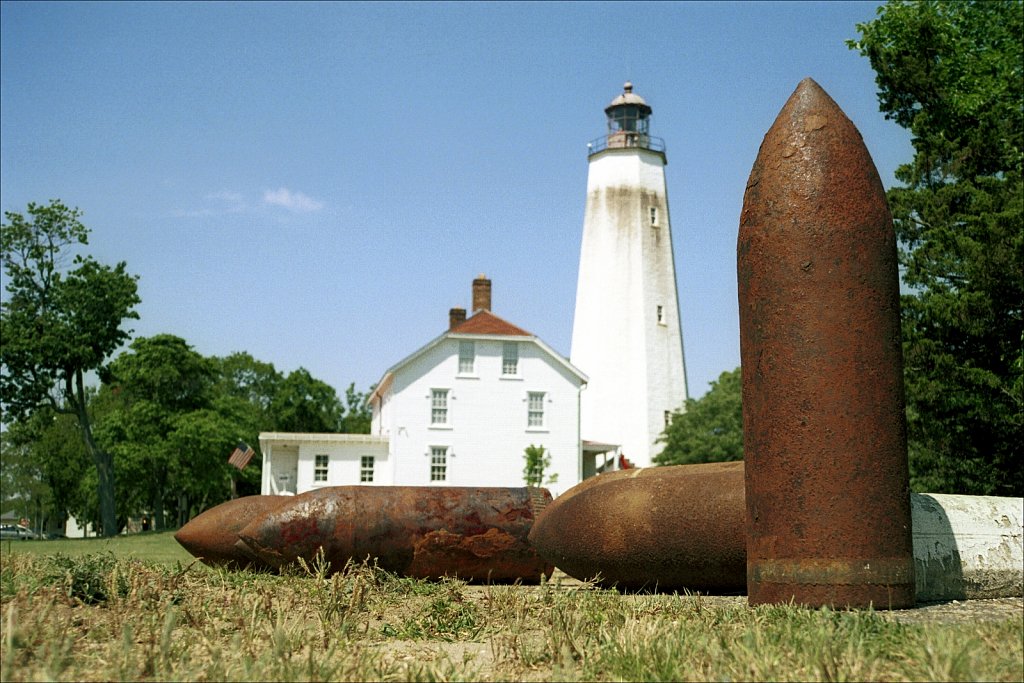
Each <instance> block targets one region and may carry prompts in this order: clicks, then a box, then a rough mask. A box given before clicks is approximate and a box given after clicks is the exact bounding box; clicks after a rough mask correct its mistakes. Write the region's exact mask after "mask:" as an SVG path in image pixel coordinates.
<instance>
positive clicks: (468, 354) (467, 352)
mask: <svg viewBox="0 0 1024 683" xmlns="http://www.w3.org/2000/svg"><path fill="white" fill-rule="evenodd" d="M475 357H476V344H474V343H473V342H471V341H460V342H459V374H460V375H472V374H473V361H474V358H475Z"/></svg>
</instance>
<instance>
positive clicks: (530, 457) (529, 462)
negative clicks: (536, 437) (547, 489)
mask: <svg viewBox="0 0 1024 683" xmlns="http://www.w3.org/2000/svg"><path fill="white" fill-rule="evenodd" d="M523 460H525V461H526V464H525V466H524V467H523V481H524V482H526V485H527V486H544V485H545V484H554V483H556V482H557V481H558V474H557V473H555V474H552V475H551V476H549V477H548V478H547V480H546V481H545V479H544V472H545V470H547V469H548V468H549V467H551V454H550V453H548V452H547V449H545V448H544V446H534V445H533V444H532V443H531V444H530V445H529V446H527V447H526V450H525V451H524V452H523Z"/></svg>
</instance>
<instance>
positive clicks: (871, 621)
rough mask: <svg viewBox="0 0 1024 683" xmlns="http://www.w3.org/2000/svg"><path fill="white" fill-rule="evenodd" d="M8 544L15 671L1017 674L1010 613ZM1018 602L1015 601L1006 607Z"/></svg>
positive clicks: (1017, 639) (6, 662)
mask: <svg viewBox="0 0 1024 683" xmlns="http://www.w3.org/2000/svg"><path fill="white" fill-rule="evenodd" d="M327 570H328V568H327V567H326V566H325V565H324V564H323V563H322V562H313V563H312V564H311V565H310V566H305V567H300V568H298V569H297V570H296V571H294V572H292V573H290V574H286V575H283V576H276V575H270V574H257V573H249V572H228V571H223V570H215V569H210V568H207V567H204V566H202V565H199V564H190V565H182V564H177V565H175V566H173V567H171V566H161V565H155V564H149V563H146V562H143V561H141V560H137V559H117V558H115V557H114V556H113V555H112V554H110V553H107V554H102V553H101V554H94V555H84V556H78V557H68V556H64V555H56V556H39V555H33V554H14V555H9V554H5V555H4V556H3V563H2V566H0V612H2V619H3V637H2V643H0V654H2V656H0V659H2V665H0V678H2V679H3V680H5V681H7V680H10V681H15V680H37V679H49V680H96V681H99V680H196V681H206V680H283V681H291V680H296V681H297V680H303V681H307V680H310V681H315V680H385V681H399V680H527V681H529V680H537V681H540V680H552V679H555V680H723V679H725V680H766V679H770V680H825V681H839V680H883V681H903V680H1020V679H1021V669H1022V660H1024V654H1022V646H1021V642H1022V637H1024V635H1022V624H1021V619H1020V618H1011V619H1007V620H1002V621H993V622H983V623H974V622H967V623H962V622H960V623H927V624H904V623H899V622H897V621H895V620H893V619H889V618H885V617H883V616H882V615H880V614H876V613H874V612H872V611H858V612H834V611H831V610H806V609H799V608H795V607H791V606H777V607H759V608H756V609H750V608H748V607H746V606H745V605H744V604H743V603H742V601H740V600H735V599H710V598H702V597H699V596H688V595H683V596H679V595H620V594H619V593H617V592H615V591H609V590H601V589H597V588H594V587H593V586H592V585H589V584H574V585H562V584H561V583H559V582H558V581H553V582H548V583H545V584H541V585H540V586H467V585H465V584H464V583H462V582H460V581H442V582H436V583H430V582H425V581H416V580H412V579H405V578H400V577H396V576H394V575H392V574H388V573H387V572H384V571H381V570H379V569H377V568H375V567H373V566H368V565H350V566H348V567H346V568H344V570H343V571H341V572H338V573H335V574H333V575H332V574H330V573H329V572H328V571H327ZM1018 617H1019V615H1018Z"/></svg>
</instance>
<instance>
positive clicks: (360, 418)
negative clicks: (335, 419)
mask: <svg viewBox="0 0 1024 683" xmlns="http://www.w3.org/2000/svg"><path fill="white" fill-rule="evenodd" d="M376 386H377V385H372V386H371V387H370V390H369V392H367V393H363V392H361V391H356V383H355V382H352V383H351V384H349V385H348V388H347V389H345V416H344V417H343V418H341V424H340V426H339V430H340V431H341V432H342V433H343V434H369V433H370V423H371V422H372V420H373V411H371V410H370V406H369V405H368V404H367V402H366V399H367V397H368V396H369V395H370V394H372V393H373V390H374V388H375V387H376Z"/></svg>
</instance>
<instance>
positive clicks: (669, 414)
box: [665, 410, 672, 427]
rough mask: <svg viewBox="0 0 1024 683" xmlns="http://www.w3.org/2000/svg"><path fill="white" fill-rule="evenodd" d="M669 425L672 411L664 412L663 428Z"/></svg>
mask: <svg viewBox="0 0 1024 683" xmlns="http://www.w3.org/2000/svg"><path fill="white" fill-rule="evenodd" d="M670 424H672V411H671V410H666V411H665V426H666V427H668V426H669V425H670Z"/></svg>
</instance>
